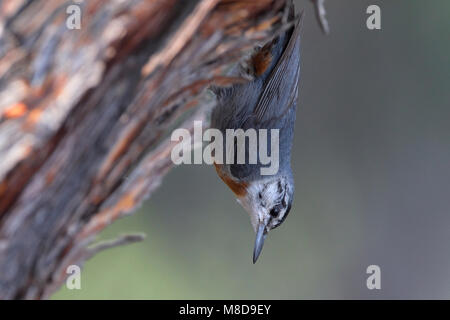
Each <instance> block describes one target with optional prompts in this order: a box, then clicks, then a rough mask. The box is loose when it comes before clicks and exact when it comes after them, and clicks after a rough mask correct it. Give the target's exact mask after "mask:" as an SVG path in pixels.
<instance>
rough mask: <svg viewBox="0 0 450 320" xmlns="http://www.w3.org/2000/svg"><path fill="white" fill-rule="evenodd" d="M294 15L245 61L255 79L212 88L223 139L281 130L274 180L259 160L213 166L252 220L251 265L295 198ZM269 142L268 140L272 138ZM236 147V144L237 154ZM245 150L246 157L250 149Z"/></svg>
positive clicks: (297, 24)
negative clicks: (229, 133) (235, 132)
mask: <svg viewBox="0 0 450 320" xmlns="http://www.w3.org/2000/svg"><path fill="white" fill-rule="evenodd" d="M293 15H294V8H293V4H291V7H290V8H289V16H290V17H291V18H292V20H291V21H293V22H294V23H293V25H292V26H291V27H290V28H289V29H287V30H286V31H283V32H282V33H281V34H280V35H278V36H277V37H275V38H274V39H273V40H271V41H269V42H268V43H266V44H265V45H263V46H262V47H258V48H256V49H255V50H254V52H253V54H251V56H250V58H249V60H248V61H247V62H248V63H247V68H245V69H244V68H241V69H242V72H246V73H248V74H251V76H252V80H251V81H248V82H245V83H238V84H234V85H232V86H230V87H222V88H221V87H214V88H213V92H214V93H215V95H216V99H217V104H216V106H215V108H214V109H213V111H212V113H211V121H210V128H215V129H218V130H220V132H221V133H223V134H224V136H225V137H226V134H225V132H226V130H227V129H242V130H247V129H256V130H259V129H267V130H271V129H278V130H279V131H278V132H279V168H278V171H277V172H276V173H275V174H273V175H262V174H261V170H260V169H261V167H262V166H263V164H262V163H261V162H260V159H259V158H258V162H257V163H255V164H249V163H243V164H242V163H236V162H234V163H231V164H229V163H223V162H222V163H221V164H218V163H214V165H215V169H216V171H217V174H218V176H219V177H220V178H221V179H222V180H223V182H225V184H226V185H227V186H228V187H229V188H230V189H231V190H232V191H233V193H234V194H235V196H236V199H237V201H238V203H240V205H242V207H243V208H244V209H245V210H246V211H247V212H248V214H249V216H250V221H251V224H252V226H253V229H254V231H255V233H256V239H255V243H254V249H253V263H256V261H257V260H258V257H259V256H260V254H261V250H262V248H263V245H264V241H265V239H266V237H267V234H268V232H269V231H270V230H272V229H275V228H277V227H278V226H280V225H281V224H282V223H283V222H284V221H285V219H286V217H287V216H288V214H289V212H290V210H291V207H292V202H293V197H294V178H293V173H292V168H291V149H292V145H293V134H294V124H295V118H296V110H297V100H298V86H299V78H300V29H301V20H302V16H303V14H301V15H300V16H295V17H293ZM225 139H226V138H225ZM267 139H268V140H270V135H268V136H267ZM266 142H267V141H266ZM238 143H239V141H236V140H235V141H233V144H234V147H235V149H236V148H237V144H238ZM269 143H270V142H269ZM258 144H261V140H258ZM258 147H259V146H258ZM244 148H245V152H246V156H247V157H248V155H249V149H248V145H247V146H244ZM224 151H225V152H227V150H224ZM246 159H247V158H246Z"/></svg>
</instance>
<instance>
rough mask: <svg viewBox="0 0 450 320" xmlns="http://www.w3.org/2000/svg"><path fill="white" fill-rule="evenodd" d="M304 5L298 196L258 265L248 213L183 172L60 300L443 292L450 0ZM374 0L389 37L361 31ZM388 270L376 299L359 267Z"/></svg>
mask: <svg viewBox="0 0 450 320" xmlns="http://www.w3.org/2000/svg"><path fill="white" fill-rule="evenodd" d="M296 3H297V9H301V8H304V9H305V11H306V20H305V24H304V31H303V40H302V41H303V43H302V45H303V48H302V54H303V61H302V78H301V88H300V102H299V109H298V113H297V123H296V132H295V138H294V153H293V159H292V165H293V171H294V176H295V182H296V194H295V200H294V205H293V208H292V211H291V214H290V215H289V217H288V218H287V220H286V222H285V223H284V224H283V225H282V226H281V227H280V228H278V229H276V230H274V231H273V232H271V234H270V236H269V237H268V239H267V242H266V244H265V248H264V250H263V252H262V255H261V257H260V259H259V261H258V263H257V264H256V265H253V264H252V261H251V257H252V250H253V241H254V232H253V230H252V228H251V225H250V221H249V218H248V215H247V214H246V213H245V212H244V210H243V209H242V208H241V207H240V206H239V205H238V203H237V202H236V201H235V198H234V196H233V194H232V193H231V191H230V190H229V189H228V188H227V187H226V186H225V185H224V184H223V183H222V182H221V181H220V179H219V178H218V177H217V176H216V173H215V170H214V168H213V167H211V166H207V165H203V166H198V165H191V166H181V167H177V168H175V169H174V170H172V171H171V173H170V174H169V175H168V176H167V177H166V179H165V180H164V183H163V185H162V186H161V188H160V189H158V190H157V192H156V193H155V194H154V195H153V196H152V197H151V199H150V200H149V201H148V202H147V203H146V204H145V205H144V206H143V207H142V208H141V209H140V210H139V211H138V212H137V214H135V215H134V216H131V217H128V218H125V219H122V220H120V221H119V222H117V223H115V224H114V225H113V226H112V227H110V228H109V229H108V230H106V231H105V232H104V233H103V234H102V238H105V239H106V238H110V237H114V236H116V235H118V234H120V233H124V232H134V231H143V232H145V233H147V235H148V236H147V238H146V240H145V241H144V242H143V243H140V244H133V245H130V246H127V247H120V248H115V249H112V250H109V251H106V252H103V253H100V254H99V255H98V256H95V257H94V258H93V259H92V260H90V261H89V262H88V263H87V264H86V265H85V267H84V269H83V271H82V290H73V291H69V290H67V289H61V290H60V291H59V292H58V293H57V294H56V295H55V296H54V298H55V299H62V298H64V299H80V298H85V299H91V298H96V299H111V298H115V299H241V298H242V299H322V298H325V299H337V298H344V299H348V298H362V299H380V298H394V299H398V298H405V299H408V298H447V299H448V298H450V250H449V249H450V214H449V208H450V88H449V84H450V1H448V0H434V1H425V0H397V1H387V0H386V1H375V0H373V1H365V0H364V1H362V0H358V1H357V0H353V1H351V0H345V1H344V0H340V1H327V2H326V8H327V14H328V20H329V23H330V27H331V34H330V35H329V36H324V35H322V33H321V32H320V30H319V27H318V25H317V22H316V20H315V17H314V13H313V11H312V7H311V4H310V2H309V1H296ZM370 4H377V5H379V6H380V7H381V10H382V30H381V31H370V30H368V29H367V28H366V19H367V17H368V15H367V14H366V13H365V12H366V8H367V7H368V6H369V5H370ZM371 264H376V265H379V266H380V268H381V290H368V289H367V287H366V278H367V276H368V275H367V274H366V268H367V266H369V265H371Z"/></svg>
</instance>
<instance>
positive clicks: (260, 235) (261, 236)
mask: <svg viewBox="0 0 450 320" xmlns="http://www.w3.org/2000/svg"><path fill="white" fill-rule="evenodd" d="M266 236H267V231H266V224H265V223H264V222H262V221H261V222H260V223H259V226H258V230H257V231H256V239H255V248H254V249H253V263H255V262H256V260H258V257H259V255H260V254H261V251H262V248H263V246H264V240H265V239H266Z"/></svg>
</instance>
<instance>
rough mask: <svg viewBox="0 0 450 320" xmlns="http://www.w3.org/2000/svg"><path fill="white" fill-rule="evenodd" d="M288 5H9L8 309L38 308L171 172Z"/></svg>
mask: <svg viewBox="0 0 450 320" xmlns="http://www.w3.org/2000/svg"><path fill="white" fill-rule="evenodd" d="M285 2H286V1H285V0H258V1H253V0H221V1H220V0H183V1H181V0H180V1H176V0H153V1H150V0H135V1H118V0H111V1H101V0H89V1H84V2H82V3H81V4H79V5H80V7H81V9H82V15H81V29H80V30H76V29H75V30H70V29H69V28H68V27H67V26H66V19H67V18H68V13H67V12H66V10H67V8H68V6H69V5H73V4H75V5H78V4H77V1H74V2H70V1H68V2H64V1H60V0H33V1H30V0H8V1H1V0H0V160H1V161H0V298H1V299H41V298H47V297H49V295H51V294H52V293H53V292H54V291H55V290H56V289H57V288H58V287H59V286H60V285H61V284H62V283H63V281H64V279H65V278H66V276H67V274H66V268H67V267H68V266H69V265H72V264H77V265H82V263H83V261H85V259H87V258H88V257H90V256H92V255H93V254H94V253H95V252H97V251H98V250H99V249H104V248H108V247H111V246H113V245H118V244H123V243H127V242H132V241H136V240H140V239H141V237H140V236H125V237H123V238H121V239H119V240H117V241H113V242H109V243H106V244H101V245H100V246H99V247H95V248H92V247H90V246H89V245H90V244H91V242H92V241H93V240H94V238H95V236H96V235H97V234H98V233H99V232H100V231H101V230H103V229H104V228H105V227H106V226H107V225H109V224H110V223H112V222H113V221H114V220H116V219H117V218H119V217H121V216H123V215H125V214H129V213H131V212H132V211H133V210H135V209H136V207H137V206H139V204H141V203H142V201H143V200H144V199H145V198H146V197H147V196H149V194H150V193H151V192H152V191H153V190H154V189H155V188H157V187H158V185H159V184H160V182H161V179H162V177H163V176H164V175H165V174H166V173H167V172H168V170H169V169H170V168H171V167H172V162H171V160H170V152H171V148H172V146H173V144H174V143H173V142H171V141H170V140H169V138H167V136H169V135H170V132H171V130H173V129H174V128H175V127H179V126H181V127H186V128H192V120H193V119H203V120H206V114H207V111H208V109H209V108H211V107H212V106H213V105H214V103H215V102H214V98H213V97H212V95H210V94H208V92H207V91H205V90H204V89H205V88H207V87H208V86H209V85H211V84H216V85H229V84H231V83H234V82H237V81H242V79H240V78H236V77H233V76H231V75H230V72H229V70H230V66H233V65H235V64H236V63H237V62H238V61H239V60H242V58H243V57H245V55H246V53H248V50H250V49H251V48H252V47H254V46H255V45H257V44H262V43H264V42H266V41H267V40H269V39H270V37H273V36H274V35H275V34H276V33H277V32H278V31H280V30H281V29H282V28H283V22H282V19H283V12H284V8H285V6H286V3H285Z"/></svg>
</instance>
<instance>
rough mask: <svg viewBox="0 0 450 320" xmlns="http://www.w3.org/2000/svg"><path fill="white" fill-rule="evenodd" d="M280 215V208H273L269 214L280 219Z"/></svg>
mask: <svg viewBox="0 0 450 320" xmlns="http://www.w3.org/2000/svg"><path fill="white" fill-rule="evenodd" d="M279 213H280V208H279V207H278V206H276V207H273V208H272V210H270V212H269V214H270V215H271V216H272V217H274V218H276V217H278V214H279Z"/></svg>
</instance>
